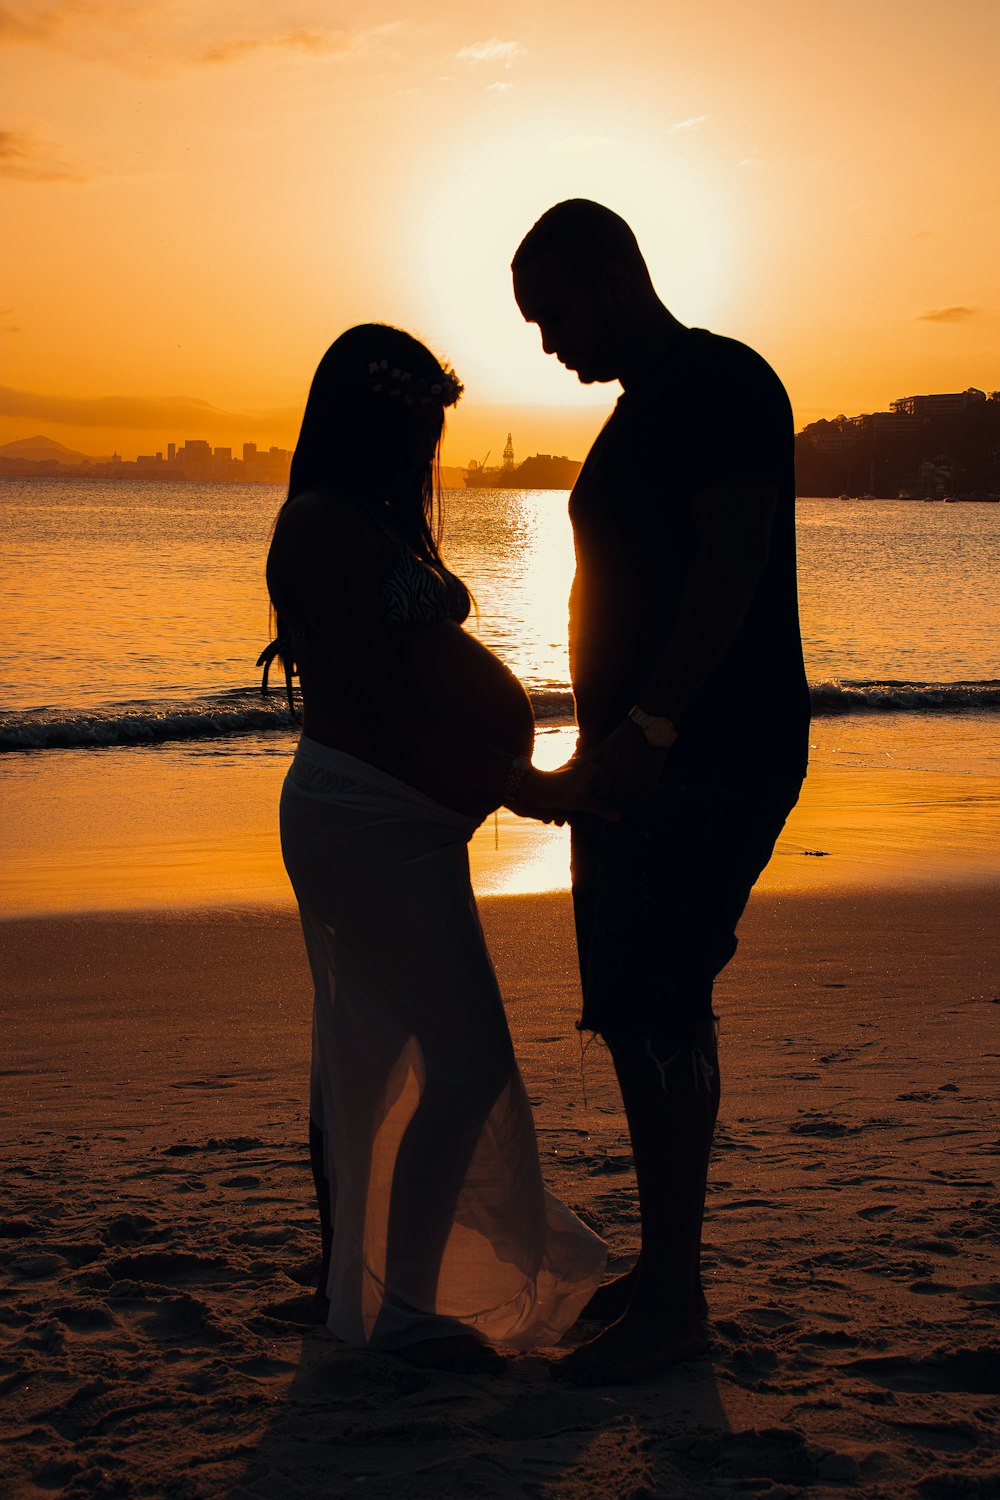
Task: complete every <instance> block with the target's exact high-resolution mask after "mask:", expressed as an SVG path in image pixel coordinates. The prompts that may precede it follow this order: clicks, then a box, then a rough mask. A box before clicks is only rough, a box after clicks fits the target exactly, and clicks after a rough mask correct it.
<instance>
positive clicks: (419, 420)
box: [271, 323, 472, 702]
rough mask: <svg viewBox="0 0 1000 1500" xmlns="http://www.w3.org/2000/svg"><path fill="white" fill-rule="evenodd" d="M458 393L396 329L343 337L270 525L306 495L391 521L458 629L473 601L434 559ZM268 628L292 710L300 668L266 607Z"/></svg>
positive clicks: (314, 393)
mask: <svg viewBox="0 0 1000 1500" xmlns="http://www.w3.org/2000/svg"><path fill="white" fill-rule="evenodd" d="M383 367H384V372H385V378H384V379H383V378H382V376H381V374H380V373H379V372H380V371H381V370H382V369H383ZM404 375H405V377H406V380H405V381H404V382H403V384H402V386H401V384H400V380H401V379H402V377H403V376H404ZM397 377H398V378H397ZM461 391H462V386H461V384H460V383H459V381H458V379H457V378H456V376H455V374H454V372H453V371H452V370H450V369H449V368H447V367H446V366H444V365H442V364H441V363H440V362H439V361H438V360H437V359H435V358H434V355H433V354H431V352H430V350H429V349H427V348H426V347H425V345H423V344H421V343H420V341H419V340H418V339H415V338H413V337H412V336H411V335H410V334H408V333H404V332H403V330H402V329H400V328H392V327H390V326H389V325H388V324H386V323H360V324H358V326H357V327H355V328H348V329H347V331H346V332H345V333H342V334H341V335H340V337H339V338H338V339H336V340H335V341H334V342H333V343H332V344H331V345H330V347H329V349H328V350H327V351H326V353H325V354H324V355H323V358H322V359H321V360H320V362H319V366H318V367H317V370H316V374H315V375H314V376H313V380H312V385H311V386H310V388H309V396H308V399H307V401H306V409H305V413H304V415H303V417H302V426H301V429H300V431H299V438H298V442H297V443H296V445H295V452H294V454H293V455H292V464H291V471H290V474H289V481H288V494H287V496H286V497H285V500H284V502H283V503H282V506H281V510H279V512H278V516H277V517H276V518H275V526H277V523H278V519H279V518H280V516H281V511H283V510H284V509H285V507H286V506H287V505H288V504H290V502H291V501H292V500H294V499H295V497H296V496H297V495H302V494H304V493H305V492H306V491H307V490H308V491H315V492H316V493H318V494H320V495H329V496H331V497H332V498H338V499H345V500H349V501H350V502H351V503H353V504H357V505H359V506H362V507H364V508H365V509H366V510H368V511H369V512H370V513H371V514H372V515H373V516H374V517H376V518H377V519H381V520H382V521H385V520H388V521H389V522H390V523H391V526H392V529H393V530H394V531H395V533H396V534H397V535H398V537H399V538H400V540H401V541H402V542H403V543H404V545H405V546H406V547H407V548H408V549H409V550H410V551H411V552H412V553H413V554H414V555H415V556H416V557H418V558H420V560H421V562H424V563H426V564H427V566H428V567H429V568H431V569H433V571H434V572H435V573H436V574H437V575H438V577H439V578H440V579H441V581H442V583H443V584H444V586H445V589H446V590H447V594H448V602H449V612H450V614H451V616H452V618H453V619H455V620H458V621H461V620H464V619H466V618H467V616H468V613H469V610H470V607H471V603H472V600H471V596H470V594H469V590H468V589H467V588H466V586H465V584H464V583H463V582H462V580H461V579H460V578H458V577H457V576H456V575H455V574H454V573H452V572H450V571H449V569H448V568H447V567H446V566H445V563H444V560H443V559H442V556H441V530H442V514H441V495H440V492H441V483H440V448H441V438H442V435H443V433H444V408H445V406H446V405H452V404H454V402H456V401H457V400H458V398H459V395H460V394H461ZM407 397H409V399H407ZM272 534H273V533H272ZM271 619H272V626H273V632H274V634H275V635H276V636H278V637H279V639H281V642H282V648H283V649H281V650H280V652H279V653H278V655H279V659H280V660H282V661H283V664H284V667H285V677H286V685H288V692H289V702H291V686H290V681H291V676H292V675H297V671H298V669H297V664H296V663H295V662H294V660H293V656H294V651H293V647H292V644H291V642H290V641H289V640H288V639H287V638H286V637H285V634H284V632H283V630H282V623H281V621H280V619H278V618H277V615H276V612H275V610H274V607H273V604H272V607H271Z"/></svg>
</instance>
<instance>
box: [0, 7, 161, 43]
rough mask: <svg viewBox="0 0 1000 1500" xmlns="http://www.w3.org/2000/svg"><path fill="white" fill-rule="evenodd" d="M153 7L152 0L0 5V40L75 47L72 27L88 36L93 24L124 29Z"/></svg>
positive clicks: (152, 9)
mask: <svg viewBox="0 0 1000 1500" xmlns="http://www.w3.org/2000/svg"><path fill="white" fill-rule="evenodd" d="M154 10H155V6H154V5H153V4H152V0H58V3H55V4H48V5H44V4H43V5H39V4H38V3H37V0H13V3H10V0H8V3H6V4H0V42H4V41H7V42H42V43H53V44H56V45H59V46H66V47H68V48H69V49H70V50H71V51H75V50H77V48H76V47H75V46H74V43H73V40H72V33H73V30H74V27H77V25H78V29H79V30H81V31H82V32H83V33H84V35H88V34H89V33H91V32H92V31H93V29H94V28H95V27H100V26H107V27H109V28H110V29H111V30H114V31H127V30H130V29H131V28H132V27H134V26H135V25H136V23H137V22H139V21H140V20H142V19H143V18H144V17H145V16H147V15H149V14H150V13H151V12H152V11H154Z"/></svg>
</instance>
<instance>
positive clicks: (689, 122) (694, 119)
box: [670, 115, 712, 135]
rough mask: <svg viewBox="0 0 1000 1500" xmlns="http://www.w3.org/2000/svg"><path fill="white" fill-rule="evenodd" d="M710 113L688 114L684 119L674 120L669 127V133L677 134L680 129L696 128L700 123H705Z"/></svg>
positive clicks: (709, 117)
mask: <svg viewBox="0 0 1000 1500" xmlns="http://www.w3.org/2000/svg"><path fill="white" fill-rule="evenodd" d="M711 118H712V116H711V115H689V116H688V118H687V119H686V120H675V121H674V123H673V124H672V125H671V127H670V134H671V135H677V134H678V133H679V132H681V131H687V130H697V129H698V127H699V126H700V125H707V124H708V122H709V120H710V119H711Z"/></svg>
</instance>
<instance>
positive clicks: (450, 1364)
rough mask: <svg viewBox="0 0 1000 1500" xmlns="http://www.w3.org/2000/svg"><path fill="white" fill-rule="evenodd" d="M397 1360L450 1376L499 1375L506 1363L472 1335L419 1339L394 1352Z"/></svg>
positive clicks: (458, 1334) (459, 1334) (500, 1355)
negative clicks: (443, 1372) (446, 1372)
mask: <svg viewBox="0 0 1000 1500" xmlns="http://www.w3.org/2000/svg"><path fill="white" fill-rule="evenodd" d="M392 1353H393V1354H398V1356H399V1358H400V1359H405V1360H407V1361H408V1362H409V1363H410V1364H411V1365H419V1366H420V1367H421V1369H425V1370H448V1371H450V1372H451V1373H452V1374H453V1375H502V1374H503V1373H504V1371H505V1370H506V1368H507V1361H506V1360H505V1359H504V1357H503V1355H502V1354H498V1353H497V1351H496V1350H495V1349H494V1348H492V1347H491V1345H489V1344H485V1343H484V1342H483V1340H482V1339H479V1338H476V1336H475V1334H474V1333H456V1334H454V1335H452V1336H451V1337H445V1338H440V1339H421V1340H420V1342H419V1343H417V1344H409V1345H407V1347H406V1348H405V1349H393V1350H392Z"/></svg>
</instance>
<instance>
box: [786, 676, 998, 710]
mask: <svg viewBox="0 0 1000 1500" xmlns="http://www.w3.org/2000/svg"><path fill="white" fill-rule="evenodd" d="M809 694H810V697H811V699H812V711H813V713H814V714H815V715H817V716H824V715H827V714H857V713H874V714H892V713H897V714H898V713H918V714H954V713H968V712H970V711H971V712H976V713H984V712H985V713H989V712H992V711H995V710H996V709H1000V681H998V680H997V679H996V678H991V679H988V680H987V681H984V682H895V681H893V680H892V679H884V680H882V681H878V682H866V681H862V680H851V679H850V678H834V679H833V680H832V681H831V682H819V683H816V684H815V685H814V686H812V687H810V689H809Z"/></svg>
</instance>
